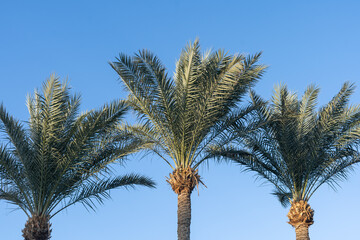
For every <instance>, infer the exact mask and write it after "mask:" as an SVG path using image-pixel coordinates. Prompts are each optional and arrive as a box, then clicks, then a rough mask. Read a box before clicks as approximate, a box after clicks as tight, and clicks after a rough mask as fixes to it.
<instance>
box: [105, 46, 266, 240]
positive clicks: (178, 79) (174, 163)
mask: <svg viewBox="0 0 360 240" xmlns="http://www.w3.org/2000/svg"><path fill="white" fill-rule="evenodd" d="M259 57H260V54H256V55H254V56H248V57H245V56H244V55H234V56H233V55H227V54H226V53H224V52H223V51H221V50H219V51H216V52H207V53H206V54H205V55H201V52H200V45H199V42H198V40H196V41H195V42H194V43H193V44H192V43H190V44H189V45H188V46H187V47H186V48H185V49H183V51H182V52H181V55H180V59H179V60H178V61H177V64H176V71H175V74H174V77H173V78H171V77H169V76H168V74H167V72H166V69H165V67H164V66H163V65H162V64H161V62H160V60H159V59H158V58H157V57H156V56H154V55H153V54H152V53H150V52H149V51H146V50H143V51H140V52H139V53H138V54H136V55H135V56H134V57H129V56H127V55H125V54H120V55H119V57H118V58H117V61H116V62H112V63H110V65H111V67H112V68H113V69H114V70H115V71H116V72H117V73H118V74H119V76H120V79H121V80H122V82H123V83H124V84H125V86H126V88H127V90H128V91H129V96H128V102H129V104H130V106H131V107H132V108H133V109H134V110H135V111H136V112H137V114H138V116H139V118H140V119H142V120H143V123H144V124H143V125H141V126H134V127H132V128H128V131H130V132H132V133H133V134H136V135H137V136H139V138H143V139H144V140H145V141H150V142H153V147H152V148H151V150H152V151H153V152H154V153H156V154H158V155H159V156H160V157H161V158H162V159H163V160H164V161H165V162H166V163H167V164H168V165H169V166H170V167H171V168H172V170H173V172H172V173H171V174H170V176H169V178H168V180H167V182H168V183H169V184H170V185H171V187H172V190H173V191H174V192H175V193H176V194H177V195H178V230H177V233H178V239H179V240H189V239H190V223H191V200H190V195H191V192H192V191H193V190H194V188H195V187H196V186H198V185H199V183H202V181H201V179H200V176H199V174H198V167H199V166H200V164H201V163H203V162H204V160H205V159H207V155H206V154H205V152H206V151H204V150H205V149H206V148H207V147H208V146H209V145H211V144H213V143H215V142H216V141H218V140H219V139H221V138H222V137H223V135H224V133H225V132H226V128H227V126H229V125H230V124H229V121H230V120H232V119H241V118H243V117H244V116H245V115H246V114H247V113H248V112H249V111H250V109H249V108H244V109H238V110H237V111H236V112H232V110H234V109H235V108H237V104H238V103H239V102H240V100H241V99H242V97H243V95H244V93H245V92H246V91H247V90H248V89H249V88H250V87H251V86H252V85H254V83H255V82H256V81H257V79H258V78H259V77H260V76H261V75H262V73H263V71H264V69H265V67H264V66H261V65H256V62H257V61H258V59H259ZM230 116H231V117H230Z"/></svg>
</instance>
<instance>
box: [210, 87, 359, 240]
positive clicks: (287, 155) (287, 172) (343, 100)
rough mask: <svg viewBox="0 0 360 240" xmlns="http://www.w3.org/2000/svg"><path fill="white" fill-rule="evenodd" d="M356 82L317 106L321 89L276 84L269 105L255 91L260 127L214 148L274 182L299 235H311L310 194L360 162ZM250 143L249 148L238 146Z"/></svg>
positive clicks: (333, 183)
mask: <svg viewBox="0 0 360 240" xmlns="http://www.w3.org/2000/svg"><path fill="white" fill-rule="evenodd" d="M353 91H354V86H353V85H352V84H349V83H345V84H344V85H343V86H342V88H341V90H340V91H339V92H338V94H337V95H336V96H335V97H334V98H333V99H332V100H331V101H330V102H329V103H328V104H326V105H325V106H324V107H322V108H320V109H319V110H317V109H316V105H317V97H318V93H319V88H317V87H315V86H309V87H308V88H307V89H306V91H305V93H304V95H303V97H302V98H301V100H299V99H298V96H297V94H295V93H291V92H290V91H289V90H288V89H287V87H286V86H279V87H277V88H276V89H275V92H274V95H273V97H272V101H271V103H270V104H265V103H264V101H263V100H261V99H260V98H259V97H257V96H254V97H253V99H254V102H255V103H256V104H257V105H258V106H259V108H258V110H257V112H256V115H254V117H255V119H256V118H257V119H258V120H259V121H261V119H262V121H263V124H262V125H261V127H260V128H259V129H258V130H257V131H255V132H251V133H250V134H247V135H245V136H244V135H243V134H242V135H241V138H239V137H238V138H236V134H237V133H236V132H237V129H236V126H235V127H234V129H233V130H234V135H235V139H237V144H232V145H228V146H226V147H221V146H220V147H218V149H216V148H214V149H213V152H212V153H213V154H214V155H215V156H217V157H225V158H226V159H228V160H232V161H233V162H235V163H238V164H240V165H242V166H244V167H245V168H246V169H248V170H251V171H254V172H256V173H257V174H258V175H259V176H260V177H262V178H264V179H266V180H267V181H269V182H270V183H272V184H273V185H274V186H275V192H274V194H275V195H276V196H277V197H278V198H279V200H280V202H281V203H282V204H283V205H284V206H286V205H287V204H291V207H290V211H289V213H288V218H289V224H290V225H292V226H293V227H294V228H295V232H296V239H297V240H309V239H310V238H309V232H308V228H309V226H310V225H312V224H313V223H314V219H313V217H314V211H313V210H312V209H311V207H310V205H309V203H308V202H309V199H310V198H311V196H312V195H313V194H314V193H315V192H316V190H317V189H318V188H319V187H320V186H321V185H323V184H324V183H327V184H329V185H330V186H331V187H336V186H337V185H338V184H339V180H343V179H345V178H346V177H347V172H348V171H349V170H351V169H352V166H353V164H354V163H357V162H359V153H358V151H357V145H358V143H359V137H360V106H359V105H357V106H349V104H348V103H349V97H350V95H351V94H352V93H353ZM244 145H245V146H246V148H247V150H242V149H239V146H244Z"/></svg>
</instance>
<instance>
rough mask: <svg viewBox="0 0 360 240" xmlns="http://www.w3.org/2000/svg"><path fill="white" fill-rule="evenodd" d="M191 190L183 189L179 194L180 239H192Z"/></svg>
mask: <svg viewBox="0 0 360 240" xmlns="http://www.w3.org/2000/svg"><path fill="white" fill-rule="evenodd" d="M190 195H191V192H188V191H182V192H180V193H179V194H178V212H177V213H178V229H177V233H178V240H190V224H191V198H190Z"/></svg>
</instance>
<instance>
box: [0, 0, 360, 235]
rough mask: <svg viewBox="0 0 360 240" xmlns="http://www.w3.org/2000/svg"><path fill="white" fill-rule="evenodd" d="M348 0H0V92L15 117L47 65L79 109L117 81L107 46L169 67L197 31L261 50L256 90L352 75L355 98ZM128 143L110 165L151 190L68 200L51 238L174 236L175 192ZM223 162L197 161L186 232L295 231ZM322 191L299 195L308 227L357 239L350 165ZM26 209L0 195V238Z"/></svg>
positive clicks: (266, 194)
mask: <svg viewBox="0 0 360 240" xmlns="http://www.w3.org/2000/svg"><path fill="white" fill-rule="evenodd" d="M359 11H360V3H359V1H331V0H326V1H289V0H288V1H266V0H263V1H239V0H237V1H209V0H208V1H200V0H199V1H187V0H182V1H170V0H168V1H155V0H154V1H135V0H133V1H130V0H128V1H124V0H123V1H120V0H119V1H89V0H88V1H64V0H63V1H16V0H14V1H5V0H2V1H0V83H1V84H0V102H3V103H4V105H5V106H6V108H7V110H8V111H9V112H10V113H11V114H13V115H14V116H16V117H17V118H18V119H21V120H26V119H27V118H28V114H27V110H26V106H25V96H26V95H27V94H29V93H32V92H33V90H34V89H35V88H40V87H41V84H42V82H43V81H44V80H45V79H47V78H48V77H49V75H50V74H52V73H56V74H57V75H58V76H60V77H61V79H66V78H68V79H69V81H70V84H71V86H72V89H73V91H74V92H78V93H81V95H82V108H83V110H86V109H91V108H96V107H99V106H101V105H102V104H103V103H104V102H107V101H110V100H112V99H115V98H125V97H126V93H125V92H124V91H123V87H122V86H121V84H120V83H119V82H118V81H117V79H118V77H117V75H116V74H115V72H114V71H113V70H112V69H111V68H110V67H109V65H108V61H112V60H114V59H115V57H116V56H117V54H118V53H119V52H125V53H128V54H132V53H134V52H135V51H137V50H139V49H143V48H146V49H149V50H151V51H152V52H154V53H156V54H157V55H158V56H159V57H160V58H161V59H162V60H163V63H164V64H165V65H166V66H167V67H168V69H169V72H173V71H174V66H175V61H176V59H177V58H178V56H179V54H180V50H181V48H182V47H183V46H185V44H187V42H188V41H190V40H194V39H195V38H196V37H199V38H200V42H201V44H202V48H203V50H206V49H209V48H213V49H218V48H223V49H225V50H227V51H229V52H230V53H238V52H239V53H255V52H258V51H263V57H262V60H261V62H262V63H264V64H267V65H269V69H268V71H267V73H266V74H265V75H264V77H263V78H262V80H260V81H259V83H258V84H257V86H256V91H257V92H258V93H260V94H261V95H262V96H263V97H265V98H268V97H269V96H270V95H271V93H272V89H273V86H274V85H275V84H277V83H280V82H285V83H287V84H288V86H289V87H290V88H291V89H293V90H294V91H297V92H299V94H302V92H303V91H304V89H305V87H306V86H307V85H309V84H311V83H315V84H318V85H319V86H320V87H321V94H320V101H319V102H320V105H321V104H324V103H325V102H327V101H329V100H330V99H331V97H332V96H333V95H335V94H336V92H337V91H338V90H339V89H340V86H341V85H342V83H343V82H344V81H351V82H354V83H356V84H357V85H358V90H357V91H356V93H355V94H354V96H353V97H352V102H353V103H360V97H359V93H360V73H359V67H360V60H359V56H360V44H359V43H360V31H359V26H360V14H359ZM140 157H141V156H140V155H136V156H135V157H133V158H132V160H131V161H129V162H128V163H127V166H126V168H118V170H119V171H118V173H119V174H121V173H128V172H139V173H143V174H146V175H148V176H150V177H152V178H153V179H154V180H155V181H156V182H157V183H158V188H157V189H155V190H150V189H145V188H138V189H137V190H135V191H133V190H131V191H126V190H115V191H112V200H108V201H105V205H102V206H99V207H98V209H97V211H96V212H87V211H86V210H85V209H84V208H83V206H82V205H76V206H73V207H70V208H69V209H68V210H67V211H64V212H63V213H60V214H59V215H57V216H56V217H54V219H53V220H52V225H53V234H52V235H53V237H52V239H54V240H60V239H67V240H75V239H77V240H78V239H80V240H82V239H87V240H98V239H126V240H139V239H149V240H170V239H176V208H177V202H176V200H177V197H176V195H175V194H174V193H173V192H172V191H171V188H170V186H169V185H168V184H167V183H166V182H165V176H167V175H168V174H169V172H170V168H169V167H168V166H167V165H166V164H165V162H163V161H162V160H160V159H159V158H158V157H156V156H152V155H149V156H146V157H145V158H143V159H142V160H140ZM240 170H241V169H240V168H239V167H237V166H235V165H218V164H210V165H209V166H208V167H203V168H201V169H200V174H201V176H202V177H203V179H204V182H205V183H206V185H207V186H208V188H207V189H205V188H200V195H199V196H198V195H197V193H196V192H194V193H193V195H192V203H193V205H192V208H193V212H192V226H191V227H192V228H191V234H192V239H193V240H200V239H206V240H238V239H246V240H258V239H266V240H288V239H295V233H294V230H293V228H292V227H291V226H290V225H289V224H287V223H286V222H287V217H286V214H287V211H288V209H285V208H283V207H281V205H280V203H279V202H278V201H277V199H276V198H275V197H274V196H272V195H271V194H270V192H271V191H272V187H271V186H270V185H268V184H262V183H263V182H262V181H256V182H255V181H254V179H255V178H254V177H253V174H251V173H243V172H241V171H240ZM341 186H342V188H339V189H338V191H337V192H334V191H333V190H332V189H330V187H328V186H326V185H324V186H323V187H322V188H320V189H319V191H318V192H317V193H316V194H315V195H314V196H313V198H312V199H311V202H310V204H311V206H312V207H313V209H314V210H315V224H314V225H313V226H311V227H310V234H311V238H312V239H327V240H335V239H346V240H357V239H359V235H358V228H359V224H360V222H359V219H358V216H359V215H360V204H359V199H360V188H359V186H360V168H359V167H358V168H357V169H356V171H355V172H354V173H353V174H351V176H350V178H349V181H347V182H343V183H341ZM25 221H26V216H25V214H24V213H22V212H21V211H20V210H16V211H13V207H12V206H11V205H9V204H6V203H4V202H0V232H1V237H0V238H1V239H3V240H18V239H19V240H20V239H22V238H21V229H22V228H23V227H24V224H25Z"/></svg>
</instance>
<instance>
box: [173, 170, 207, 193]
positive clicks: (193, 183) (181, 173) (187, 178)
mask: <svg viewBox="0 0 360 240" xmlns="http://www.w3.org/2000/svg"><path fill="white" fill-rule="evenodd" d="M166 181H167V182H168V183H169V184H170V185H171V188H172V190H173V191H174V192H175V193H176V194H180V193H182V192H184V191H185V192H189V193H191V192H192V191H193V190H194V188H195V187H199V183H201V184H203V185H204V186H205V184H204V183H203V182H202V181H201V179H200V175H199V174H198V169H193V168H191V167H190V166H189V167H187V168H178V169H175V170H174V171H173V172H172V173H170V174H169V178H167V180H166ZM205 187H206V186H205Z"/></svg>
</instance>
